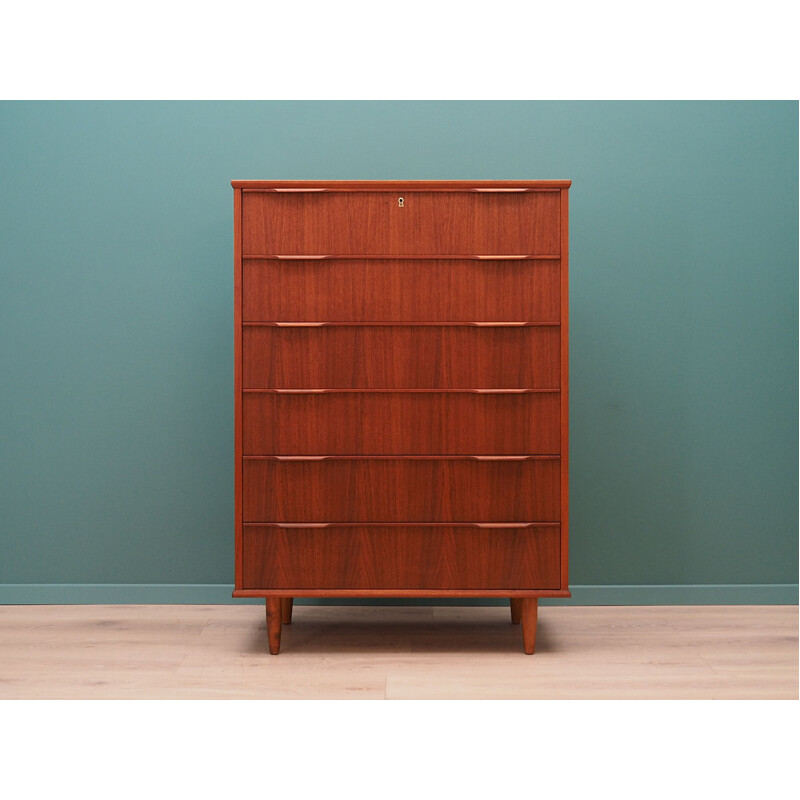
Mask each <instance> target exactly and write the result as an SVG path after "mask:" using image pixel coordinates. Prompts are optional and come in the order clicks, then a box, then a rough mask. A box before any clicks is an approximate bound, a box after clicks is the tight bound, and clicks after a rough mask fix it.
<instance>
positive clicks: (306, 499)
mask: <svg viewBox="0 0 800 800" xmlns="http://www.w3.org/2000/svg"><path fill="white" fill-rule="evenodd" d="M242 474H243V512H244V521H245V522H465V521H469V522H558V521H559V513H560V511H559V509H560V462H559V459H558V458H527V459H524V460H517V459H515V460H492V461H487V460H477V459H474V458H453V459H449V458H323V459H321V460H320V459H316V460H291V459H290V460H278V459H274V458H245V459H244V460H243V464H242Z"/></svg>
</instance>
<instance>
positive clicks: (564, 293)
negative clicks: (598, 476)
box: [561, 189, 569, 589]
mask: <svg viewBox="0 0 800 800" xmlns="http://www.w3.org/2000/svg"><path fill="white" fill-rule="evenodd" d="M568 587H569V190H568V189H562V190H561V588H562V589H566V588H568Z"/></svg>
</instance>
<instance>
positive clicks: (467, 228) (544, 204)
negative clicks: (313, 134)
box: [242, 191, 561, 256]
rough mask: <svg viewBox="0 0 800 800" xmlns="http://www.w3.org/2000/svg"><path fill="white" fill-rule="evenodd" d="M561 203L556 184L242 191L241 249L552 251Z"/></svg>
mask: <svg viewBox="0 0 800 800" xmlns="http://www.w3.org/2000/svg"><path fill="white" fill-rule="evenodd" d="M401 196H402V197H403V200H404V203H403V207H402V208H401V207H399V203H398V198H399V197H401ZM560 204H561V194H560V192H558V191H528V192H471V191H463V192H369V191H367V192H358V191H356V192H336V191H323V192H269V191H267V192H245V193H244V194H243V195H242V253H243V255H245V256H247V255H274V254H283V255H408V254H416V255H481V254H483V255H516V254H522V253H526V254H537V255H559V253H560V252H561V249H560V248H561V224H560Z"/></svg>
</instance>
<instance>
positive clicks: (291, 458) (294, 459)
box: [271, 456, 330, 461]
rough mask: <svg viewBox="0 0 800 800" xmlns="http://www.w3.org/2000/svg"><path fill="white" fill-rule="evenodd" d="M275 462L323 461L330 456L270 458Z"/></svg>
mask: <svg viewBox="0 0 800 800" xmlns="http://www.w3.org/2000/svg"><path fill="white" fill-rule="evenodd" d="M271 457H272V458H274V459H275V460H276V461H324V460H325V459H326V458H330V456H271Z"/></svg>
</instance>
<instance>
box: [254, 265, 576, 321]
mask: <svg viewBox="0 0 800 800" xmlns="http://www.w3.org/2000/svg"><path fill="white" fill-rule="evenodd" d="M243 270H244V272H243V281H244V298H243V311H242V314H243V319H244V320H245V321H248V322H253V321H255V322H261V321H265V322H268V321H279V322H280V321H283V322H293V321H298V322H325V321H330V322H340V321H341V322H347V321H353V320H355V321H358V322H371V321H382V320H394V321H398V322H427V321H440V322H451V321H453V322H471V321H475V322H494V321H497V320H500V321H503V320H504V321H529V322H558V321H559V315H560V312H561V308H560V293H561V285H560V266H559V262H558V261H543V260H535V261H472V260H460V261H436V260H414V259H394V260H392V259H331V260H323V261H308V260H296V261H295V260H279V259H263V260H256V261H253V260H246V261H245V262H244V267H243Z"/></svg>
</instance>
